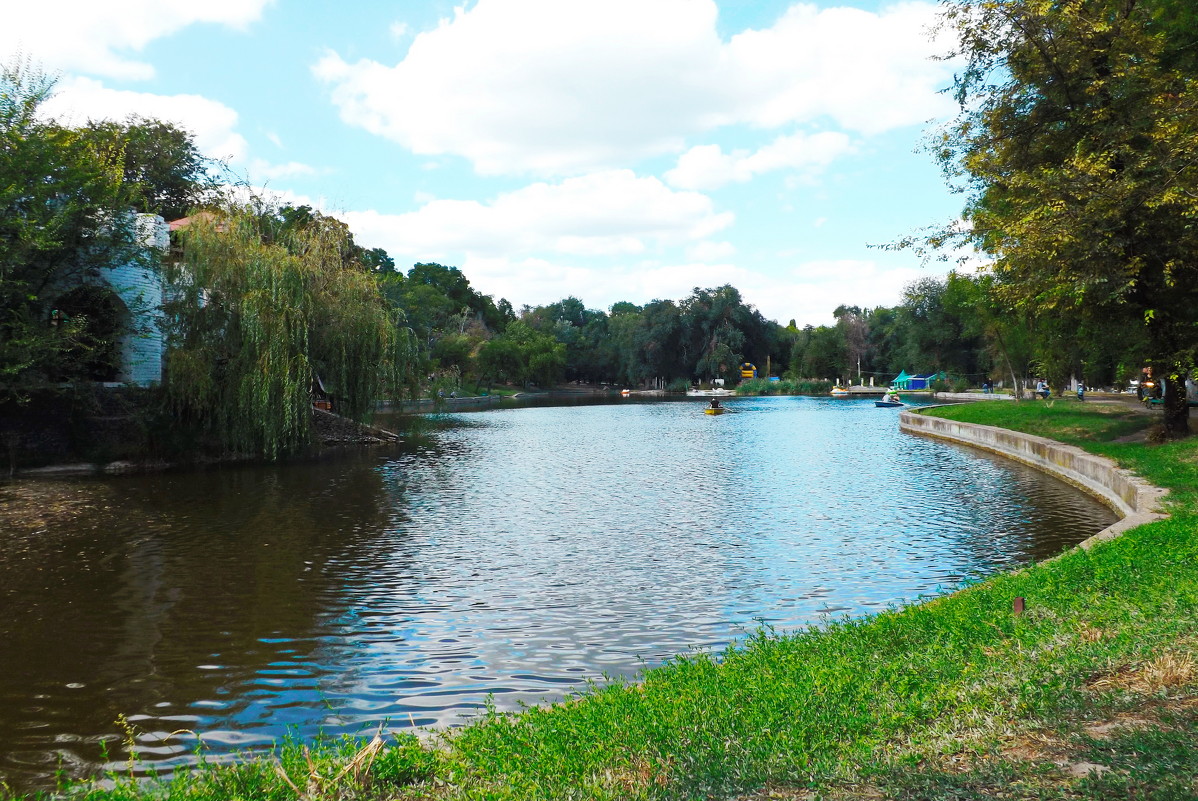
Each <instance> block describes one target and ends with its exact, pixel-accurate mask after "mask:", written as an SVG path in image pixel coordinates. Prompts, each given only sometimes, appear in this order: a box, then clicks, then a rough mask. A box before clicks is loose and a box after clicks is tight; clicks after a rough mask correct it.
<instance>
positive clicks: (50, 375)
mask: <svg viewBox="0 0 1198 801" xmlns="http://www.w3.org/2000/svg"><path fill="white" fill-rule="evenodd" d="M53 87H54V81H53V79H51V78H48V77H46V76H45V75H43V74H41V73H39V72H37V71H36V70H35V69H33V68H32V67H30V66H29V64H27V63H23V62H20V61H16V62H13V63H10V64H9V65H7V66H3V67H0V403H12V402H18V403H19V402H21V401H22V400H24V399H27V398H28V397H30V395H31V394H32V393H35V392H38V391H42V390H46V389H49V388H52V387H53V386H54V385H56V384H57V383H59V382H61V381H64V380H71V379H75V378H84V377H86V376H87V375H88V374H89V373H90V372H92V368H93V366H94V364H92V363H89V360H90V359H91V357H90V356H89V355H88V354H91V353H93V352H94V350H95V347H96V346H97V342H96V339H97V336H98V329H97V328H96V327H95V326H94V325H93V326H92V327H91V329H90V330H89V328H88V325H87V321H86V319H84V318H82V317H77V318H76V319H75V320H74V321H68V322H67V324H65V325H58V326H52V325H51V316H50V312H51V307H50V303H51V301H52V300H53V298H54V297H55V296H56V295H57V294H59V293H61V292H62V291H64V290H67V289H70V288H72V287H75V286H78V285H80V284H81V283H84V282H85V281H86V280H87V279H88V278H89V277H91V276H93V275H94V274H95V272H96V270H97V269H98V268H99V267H101V266H105V265H107V264H111V263H112V262H113V261H114V260H117V259H121V260H130V259H132V258H134V257H135V254H136V253H137V249H136V248H135V247H134V245H135V241H136V237H135V233H136V232H135V231H134V230H133V227H132V226H131V225H129V224H127V222H126V220H125V219H124V217H122V216H120V214H119V213H118V210H124V209H127V208H129V207H130V205H131V203H132V200H133V193H132V191H131V189H130V187H129V186H128V185H126V184H124V183H123V181H122V177H121V174H120V172H119V171H117V170H114V169H112V168H110V166H109V165H106V164H104V163H102V162H100V161H99V160H97V159H96V158H95V157H94V156H95V150H94V147H93V143H92V142H91V141H90V140H89V139H88V138H87V137H86V136H83V135H82V134H81V133H80V132H79V131H74V130H71V129H67V128H62V127H60V126H58V125H56V124H55V123H53V122H47V121H45V120H43V119H42V118H41V116H40V115H39V111H38V110H39V108H40V107H41V105H42V104H43V103H44V102H45V100H46V99H47V98H48V97H49V96H50V94H51V92H52V91H53ZM122 213H123V212H122ZM80 357H82V358H80Z"/></svg>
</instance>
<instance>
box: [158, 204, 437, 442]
mask: <svg viewBox="0 0 1198 801" xmlns="http://www.w3.org/2000/svg"><path fill="white" fill-rule="evenodd" d="M272 216H273V215H272V214H264V213H263V212H262V211H261V210H259V209H255V208H246V207H237V206H228V207H226V208H224V209H222V210H221V211H220V212H218V213H215V214H209V215H204V216H199V217H196V218H193V221H192V224H191V225H190V226H189V227H188V228H186V229H185V230H184V231H183V232H182V234H181V239H182V252H183V258H182V260H181V261H179V262H176V263H172V264H170V265H169V268H168V271H167V275H168V278H169V279H170V282H171V286H172V292H171V296H172V300H171V301H170V302H169V304H168V305H167V308H166V312H167V315H166V317H167V319H168V321H170V326H169V341H170V348H169V350H168V353H167V369H166V381H165V384H166V392H167V398H168V401H169V403H170V405H171V408H172V410H173V412H174V413H175V415H176V417H177V418H178V419H180V420H182V421H184V422H188V423H191V424H193V425H194V426H195V427H196V428H197V429H198V430H200V431H201V432H203V433H205V434H207V435H208V436H210V437H211V438H212V441H213V442H215V443H216V444H217V445H218V446H219V447H221V448H222V449H226V450H231V451H234V452H240V453H254V454H260V455H263V456H266V457H268V458H274V457H276V456H278V455H280V454H284V453H288V452H292V451H295V450H296V449H298V448H300V447H302V446H303V445H305V444H306V443H307V442H308V438H309V432H310V427H311V392H312V388H313V381H314V377H315V376H320V377H321V380H322V383H323V384H324V385H325V387H326V389H328V390H329V391H330V392H331V393H332V394H333V396H334V403H335V408H336V409H337V411H339V412H340V413H342V414H345V415H347V416H353V417H358V418H362V417H364V416H365V415H366V414H367V413H368V411H369V410H370V409H371V407H372V404H373V402H374V401H375V399H376V398H378V397H380V396H388V395H389V396H393V397H394V396H398V394H399V393H400V392H401V389H402V388H403V387H404V386H409V387H410V386H411V384H412V381H413V379H414V371H415V365H416V358H415V350H416V349H415V343H414V341H413V338H412V336H411V334H410V331H409V330H408V329H407V328H406V327H405V326H404V325H403V324H402V323H403V321H402V318H401V317H399V316H397V315H396V314H395V312H394V311H393V310H392V309H390V308H388V305H387V304H386V303H385V301H384V300H383V298H382V296H381V295H380V293H379V290H378V286H377V284H376V283H375V281H374V279H373V277H372V276H371V275H370V274H369V273H368V272H367V271H366V270H365V269H363V268H362V267H361V265H354V266H350V267H346V266H345V264H344V263H343V261H342V253H343V251H344V237H345V230H344V227H343V226H342V225H341V224H340V223H338V222H337V221H335V220H331V219H329V218H324V217H321V216H319V215H316V216H313V217H312V218H311V219H310V220H308V221H307V222H305V224H303V225H298V226H295V227H293V228H291V229H289V230H288V231H287V232H286V235H285V236H283V237H279V236H278V231H277V230H276V231H273V232H269V233H270V234H271V235H270V236H267V235H266V234H267V233H268V232H266V231H264V230H263V220H264V219H270V218H271V217H272ZM272 239H273V241H272Z"/></svg>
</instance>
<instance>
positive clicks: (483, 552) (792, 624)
mask: <svg viewBox="0 0 1198 801" xmlns="http://www.w3.org/2000/svg"><path fill="white" fill-rule="evenodd" d="M726 405H727V406H728V407H729V409H730V413H728V414H725V415H722V416H718V417H716V416H709V415H705V414H703V413H702V404H700V403H698V402H694V401H690V402H682V401H679V402H634V401H618V402H615V403H606V404H598V405H575V406H568V407H528V408H503V409H496V410H490V411H485V412H478V413H471V414H455V415H444V416H436V417H431V418H416V419H420V420H423V421H424V422H423V426H422V427H421V431H413V432H412V433H411V434H410V435H409V436H407V437H406V438H405V441H404V442H403V443H402V444H400V445H396V446H387V447H385V448H375V449H366V450H356V451H352V452H345V453H341V454H336V455H334V456H331V457H328V458H324V459H321V460H319V461H309V462H302V463H292V464H288V465H282V466H238V467H228V468H223V469H211V470H205V471H199V472H177V473H167V474H159V475H144V476H128V477H115V478H104V479H72V480H65V479H64V480H53V481H50V480H24V481H18V482H14V483H9V484H6V485H0V643H3V647H2V648H0V781H5V780H6V781H8V782H9V783H11V784H12V785H13V786H14V787H17V788H34V787H39V786H46V785H47V784H48V783H49V782H50V781H51V777H52V775H53V773H54V772H55V770H56V769H58V768H59V766H61V767H62V768H63V769H65V770H66V771H67V772H69V773H72V774H76V775H79V774H85V773H87V772H90V771H94V770H95V769H96V768H98V767H100V766H103V765H105V764H106V760H110V761H111V763H112V764H113V765H120V764H122V763H123V762H124V760H125V759H126V758H127V753H126V752H125V750H124V745H123V742H122V740H123V738H124V734H123V731H122V728H121V726H120V725H118V723H117V722H116V721H117V719H118V717H119V716H125V717H126V718H127V719H128V721H129V722H130V724H131V726H132V727H133V730H134V731H135V733H136V742H137V751H138V754H139V757H140V759H142V760H143V765H154V766H156V767H157V768H159V769H161V768H163V767H172V766H175V765H179V764H186V763H188V762H191V761H193V760H194V758H195V756H194V754H195V750H196V747H197V742H196V737H197V735H198V736H199V737H201V738H202V740H203V744H204V748H205V750H206V753H207V754H208V755H209V756H210V757H214V758H218V759H219V758H221V756H222V755H227V754H229V753H230V752H233V751H236V750H244V749H247V748H255V747H260V746H267V745H270V744H271V743H273V742H274V741H276V740H279V739H281V738H282V736H284V735H285V734H286V733H287V732H289V731H291V732H294V733H297V734H299V735H301V736H310V735H313V734H316V733H317V732H319V731H323V732H325V733H331V734H339V733H347V732H348V733H355V734H361V733H365V732H372V731H373V730H374V729H375V728H377V727H378V726H379V725H380V723H386V725H389V726H390V727H392V728H403V727H408V726H412V725H416V726H435V725H453V724H457V723H461V722H463V721H464V720H465V719H467V718H468V717H469V716H470V715H471V714H473V713H476V712H477V711H478V710H479V709H480V708H482V707H483V705H484V704H485V703H486V700H487V698H488V697H489V696H490V697H493V699H494V703H495V704H496V705H497V706H498V707H499V708H501V709H512V708H515V707H517V706H518V705H519V703H521V702H525V703H536V702H539V701H542V700H545V699H550V700H551V699H554V698H558V697H561V695H562V694H563V693H565V692H568V691H569V690H570V688H572V687H579V686H581V685H583V684H584V683H585V682H586V681H587V680H589V679H596V680H602V678H603V676H604V675H605V674H606V675H613V676H614V675H631V674H634V673H636V672H637V671H638V670H640V669H642V668H643V667H644V666H652V665H656V664H660V663H661V662H662V661H663V660H666V659H668V658H669V657H670V656H671V655H674V654H676V653H679V652H682V651H685V650H687V649H691V648H703V649H719V648H721V647H723V646H725V645H727V644H728V643H730V642H733V641H735V640H736V639H738V638H740V637H743V636H744V635H745V634H746V632H752V631H753V630H755V629H756V628H757V627H758V626H759V625H762V624H768V625H770V626H773V627H775V628H777V629H782V630H785V629H792V628H796V627H799V626H802V625H804V624H807V623H811V622H818V621H819V620H821V619H823V618H825V617H826V616H831V617H837V616H842V615H860V614H863V613H869V612H874V611H878V610H882V609H885V608H886V607H887V606H889V605H892V604H896V603H901V602H903V601H907V600H913V599H916V598H919V597H920V596H924V595H928V594H933V593H937V592H940V591H943V590H945V589H948V588H951V587H953V586H954V585H957V584H959V583H960V582H961V581H962V580H966V579H970V578H974V577H978V576H984V575H988V574H992V573H995V572H997V571H1002V570H1007V569H1009V568H1012V567H1014V566H1017V565H1021V564H1026V563H1028V562H1031V561H1034V560H1039V559H1043V558H1045V557H1048V556H1051V555H1053V554H1055V553H1058V552H1060V551H1061V550H1062V549H1064V548H1066V547H1067V546H1069V545H1071V544H1074V543H1076V542H1078V541H1080V540H1082V539H1084V538H1085V537H1087V536H1089V535H1090V534H1093V533H1094V532H1096V531H1098V530H1099V529H1101V528H1103V527H1105V526H1106V525H1108V524H1109V523H1111V522H1112V521H1113V519H1114V516H1113V515H1112V513H1111V512H1110V511H1109V510H1107V509H1106V508H1105V507H1103V506H1102V505H1100V504H1099V503H1097V502H1096V501H1094V500H1092V499H1091V498H1089V497H1088V496H1086V495H1083V494H1082V493H1080V492H1078V491H1077V490H1075V489H1074V488H1072V487H1069V486H1067V485H1065V484H1063V483H1061V482H1058V481H1056V480H1054V479H1050V478H1048V477H1046V476H1044V475H1042V474H1040V473H1037V472H1036V471H1034V470H1031V469H1029V468H1025V467H1022V466H1020V465H1017V464H1015V463H1012V462H1008V461H1005V460H1002V459H998V458H996V457H990V456H987V455H985V454H982V453H980V452H977V451H972V450H969V449H965V448H958V447H954V446H951V445H946V444H944V443H941V442H937V441H933V440H927V439H921V438H918V437H914V436H910V435H906V434H902V433H900V432H899V431H898V428H897V415H896V413H895V411H894V410H892V409H876V408H874V406H873V403H872V401H869V400H840V399H835V400H834V399H816V398H748V399H734V400H731V401H728V402H727V404H726ZM391 422H392V423H393V424H395V425H401V424H404V425H406V423H403V422H402V421H400V420H392V421H391ZM183 730H186V731H183ZM172 732H178V733H176V734H174V735H172V734H171V733H172Z"/></svg>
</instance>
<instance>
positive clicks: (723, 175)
mask: <svg viewBox="0 0 1198 801" xmlns="http://www.w3.org/2000/svg"><path fill="white" fill-rule="evenodd" d="M850 152H852V145H851V144H850V143H849V138H848V136H846V135H845V134H842V133H839V132H833V131H824V132H823V133H817V134H812V135H808V134H805V133H797V134H794V135H792V136H782V137H779V138H777V139H775V140H774V141H773V142H771V143H770V144H768V145H766V146H765V147H762V148H761V149H759V150H757V151H756V152H750V151H748V150H735V151H733V152H731V153H725V152H724V151H723V149H722V148H721V147H720V146H719V145H698V146H696V147H692V148H691V149H690V150H688V151H686V152H685V153H683V154H682V156H681V157H679V159H678V166H677V167H675V168H674V169H672V170H670V171H669V172H667V173H666V176H665V177H666V180H667V181H669V182H670V184H672V185H673V186H677V187H681V188H683V189H718V188H719V187H721V186H724V185H725V184H728V183H733V182H737V183H743V182H745V181H748V180H750V179H751V178H753V176H755V175H760V174H762V173H766V172H772V171H774V170H781V169H797V170H810V171H815V170H819V169H821V168H823V167H825V166H827V165H828V164H829V163H830V162H831V161H832V160H833V159H835V158H836V157H838V156H841V155H843V154H846V153H850Z"/></svg>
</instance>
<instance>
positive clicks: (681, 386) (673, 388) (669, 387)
mask: <svg viewBox="0 0 1198 801" xmlns="http://www.w3.org/2000/svg"><path fill="white" fill-rule="evenodd" d="M690 388H691V382H690V381H688V380H686V379H685V378H675V379H674V380H673V381H671V382H670V383H668V384H666V392H686V391H687V390H688V389H690Z"/></svg>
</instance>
